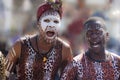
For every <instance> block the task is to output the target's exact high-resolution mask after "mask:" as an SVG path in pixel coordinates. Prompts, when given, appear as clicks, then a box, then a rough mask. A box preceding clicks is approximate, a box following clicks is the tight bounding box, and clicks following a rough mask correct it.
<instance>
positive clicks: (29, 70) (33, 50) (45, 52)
mask: <svg viewBox="0 0 120 80" xmlns="http://www.w3.org/2000/svg"><path fill="white" fill-rule="evenodd" d="M61 13H62V11H61V4H60V2H59V1H58V0H57V1H55V2H51V1H50V0H49V1H48V2H46V3H44V4H42V5H41V6H40V7H39V8H38V12H37V22H38V24H37V26H38V29H39V34H35V35H33V36H26V37H24V38H21V39H20V40H19V41H17V42H16V43H15V44H14V45H13V47H12V49H11V50H10V51H9V54H8V55H7V57H6V68H7V73H9V72H11V71H12V69H14V68H15V66H16V65H17V66H16V67H17V79H18V80H55V77H56V75H57V74H59V75H61V72H62V71H63V69H64V67H65V66H66V65H67V64H68V63H69V62H70V61H71V60H72V54H71V48H70V46H69V45H68V44H67V43H66V42H64V41H63V40H61V39H60V38H59V37H58V34H57V33H58V31H57V28H56V27H58V26H59V23H60V19H61V18H62V16H61Z"/></svg>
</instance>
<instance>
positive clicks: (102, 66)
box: [61, 53, 120, 80]
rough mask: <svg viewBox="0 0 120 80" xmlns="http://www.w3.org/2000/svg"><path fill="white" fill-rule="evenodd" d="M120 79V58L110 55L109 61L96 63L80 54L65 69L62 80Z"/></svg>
mask: <svg viewBox="0 0 120 80" xmlns="http://www.w3.org/2000/svg"><path fill="white" fill-rule="evenodd" d="M119 77H120V57H119V56H117V55H114V54H113V53H110V59H109V60H108V61H104V62H96V61H92V60H91V59H89V58H88V57H87V56H86V54H80V55H78V56H76V57H75V58H74V61H73V62H71V63H70V64H69V65H68V66H67V67H66V68H65V70H64V72H63V74H62V77H61V80H120V78H119Z"/></svg>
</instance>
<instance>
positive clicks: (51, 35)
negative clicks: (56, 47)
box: [46, 31, 55, 37]
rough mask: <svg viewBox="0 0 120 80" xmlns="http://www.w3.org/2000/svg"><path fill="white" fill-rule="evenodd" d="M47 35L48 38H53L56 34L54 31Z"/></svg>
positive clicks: (48, 32)
mask: <svg viewBox="0 0 120 80" xmlns="http://www.w3.org/2000/svg"><path fill="white" fill-rule="evenodd" d="M46 35H47V36H48V37H53V36H54V35H55V32H54V31H47V32H46Z"/></svg>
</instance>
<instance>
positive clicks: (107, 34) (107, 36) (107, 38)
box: [106, 32, 110, 41]
mask: <svg viewBox="0 0 120 80" xmlns="http://www.w3.org/2000/svg"><path fill="white" fill-rule="evenodd" d="M109 38H110V37H109V33H108V32H106V40H107V41H108V40H109Z"/></svg>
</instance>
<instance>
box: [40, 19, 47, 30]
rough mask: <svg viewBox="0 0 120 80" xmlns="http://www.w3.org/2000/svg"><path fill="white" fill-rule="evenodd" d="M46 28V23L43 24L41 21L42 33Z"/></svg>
mask: <svg viewBox="0 0 120 80" xmlns="http://www.w3.org/2000/svg"><path fill="white" fill-rule="evenodd" d="M47 26H48V23H47V22H44V21H43V20H41V27H42V30H43V31H45V29H46V28H47Z"/></svg>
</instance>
